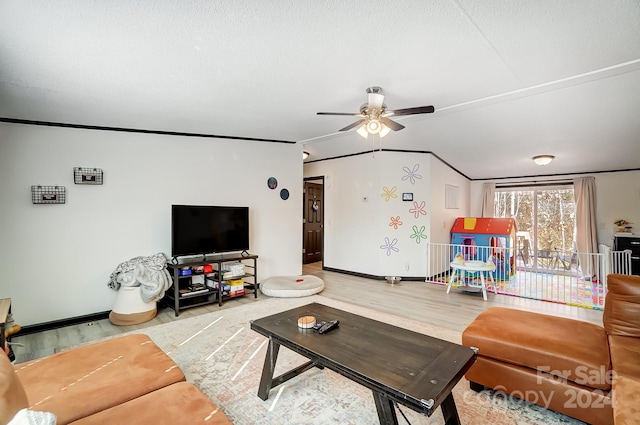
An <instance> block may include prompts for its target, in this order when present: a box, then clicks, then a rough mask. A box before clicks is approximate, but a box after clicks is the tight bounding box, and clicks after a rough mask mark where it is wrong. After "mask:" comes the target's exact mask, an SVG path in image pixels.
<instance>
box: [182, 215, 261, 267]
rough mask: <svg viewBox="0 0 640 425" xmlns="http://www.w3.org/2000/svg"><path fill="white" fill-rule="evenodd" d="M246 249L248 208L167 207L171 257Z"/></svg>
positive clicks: (247, 242) (247, 246)
mask: <svg viewBox="0 0 640 425" xmlns="http://www.w3.org/2000/svg"><path fill="white" fill-rule="evenodd" d="M248 250H249V208H248V207H222V206H208V205H172V206H171V256H172V257H182V256H189V255H207V254H216V253H225V252H235V251H248Z"/></svg>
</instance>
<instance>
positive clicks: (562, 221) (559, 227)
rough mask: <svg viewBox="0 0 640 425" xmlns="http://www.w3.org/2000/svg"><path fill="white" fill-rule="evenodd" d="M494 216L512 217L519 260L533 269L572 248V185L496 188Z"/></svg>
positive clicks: (573, 223)
mask: <svg viewBox="0 0 640 425" xmlns="http://www.w3.org/2000/svg"><path fill="white" fill-rule="evenodd" d="M495 202H496V203H495V208H496V210H495V211H496V213H495V215H496V217H513V218H515V219H516V222H517V225H518V234H517V236H518V241H517V242H518V244H517V245H518V247H519V250H520V252H519V254H518V261H520V262H523V263H524V265H525V266H529V267H533V268H540V267H542V268H550V267H551V264H550V263H551V262H552V261H556V260H560V261H561V260H562V259H564V258H567V257H571V254H572V253H573V252H574V251H575V245H574V240H575V200H574V196H573V186H570V185H568V186H554V187H549V186H542V187H526V188H518V189H517V190H514V188H496V198H495Z"/></svg>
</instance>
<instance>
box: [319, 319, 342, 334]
mask: <svg viewBox="0 0 640 425" xmlns="http://www.w3.org/2000/svg"><path fill="white" fill-rule="evenodd" d="M339 324H340V321H339V320H331V321H329V322H327V323H325V324H324V325H322V327H321V328H320V329H318V333H319V334H324V333H327V332H329V331H330V330H331V329H335V328H337V327H338V325H339Z"/></svg>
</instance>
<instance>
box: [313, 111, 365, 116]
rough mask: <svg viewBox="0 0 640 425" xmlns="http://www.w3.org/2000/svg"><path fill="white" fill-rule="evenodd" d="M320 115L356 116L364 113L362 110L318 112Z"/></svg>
mask: <svg viewBox="0 0 640 425" xmlns="http://www.w3.org/2000/svg"><path fill="white" fill-rule="evenodd" d="M318 115H348V116H351V117H354V116H357V115H362V114H361V113H360V112H318Z"/></svg>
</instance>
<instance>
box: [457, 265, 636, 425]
mask: <svg viewBox="0 0 640 425" xmlns="http://www.w3.org/2000/svg"><path fill="white" fill-rule="evenodd" d="M607 283H608V293H607V294H606V298H605V307H604V313H603V326H598V325H595V324H592V323H587V322H583V321H579V320H573V319H567V318H562V317H556V316H549V315H544V314H538V313H532V312H527V311H521V310H515V309H508V308H502V307H491V308H489V309H487V310H485V311H484V312H482V313H481V314H480V315H479V316H478V317H477V318H476V320H474V321H473V322H472V323H471V324H470V325H469V326H468V327H467V328H466V329H465V331H464V332H463V334H462V344H463V345H467V346H470V347H476V348H478V350H479V351H478V358H477V361H476V363H475V364H474V365H473V366H472V367H471V369H469V371H468V372H467V374H466V375H465V377H466V378H467V379H468V380H469V381H470V382H471V387H472V388H473V389H475V390H481V389H483V388H485V387H487V388H494V389H498V390H500V391H503V392H505V393H507V394H511V395H514V396H516V397H518V398H523V399H526V400H528V401H530V402H532V403H536V404H538V405H540V406H543V407H547V408H550V409H552V410H556V411H558V412H562V413H564V414H566V415H568V416H572V417H574V418H577V419H580V420H582V421H585V422H587V423H592V424H616V425H621V424H624V425H627V424H640V407H639V406H640V276H626V275H618V274H611V275H609V276H608V277H607Z"/></svg>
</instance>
